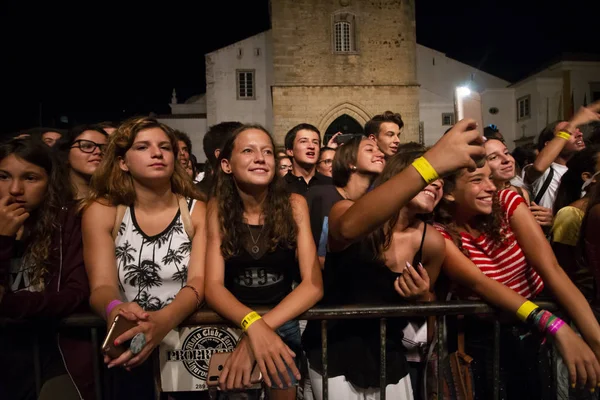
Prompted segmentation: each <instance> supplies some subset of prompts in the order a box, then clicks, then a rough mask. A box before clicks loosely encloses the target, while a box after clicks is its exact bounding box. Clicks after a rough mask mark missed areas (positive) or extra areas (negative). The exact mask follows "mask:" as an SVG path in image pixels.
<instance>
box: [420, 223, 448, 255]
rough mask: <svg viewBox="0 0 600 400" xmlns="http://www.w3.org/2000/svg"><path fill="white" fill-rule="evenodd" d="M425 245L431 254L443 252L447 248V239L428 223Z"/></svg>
mask: <svg viewBox="0 0 600 400" xmlns="http://www.w3.org/2000/svg"><path fill="white" fill-rule="evenodd" d="M423 246H424V248H425V251H426V252H427V253H429V254H435V253H438V252H441V253H443V252H444V251H445V249H446V239H445V238H444V236H442V234H441V233H439V232H438V231H437V229H435V228H434V227H433V226H431V225H430V224H427V233H426V234H425V243H424V244H423Z"/></svg>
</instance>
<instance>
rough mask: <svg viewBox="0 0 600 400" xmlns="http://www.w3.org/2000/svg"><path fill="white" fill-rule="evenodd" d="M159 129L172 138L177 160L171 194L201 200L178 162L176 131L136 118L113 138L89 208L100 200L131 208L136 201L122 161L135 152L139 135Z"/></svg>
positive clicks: (92, 183)
mask: <svg viewBox="0 0 600 400" xmlns="http://www.w3.org/2000/svg"><path fill="white" fill-rule="evenodd" d="M152 128H159V129H161V130H162V131H163V132H165V134H166V135H167V137H168V138H169V142H170V143H171V147H172V149H173V154H174V158H175V170H174V171H173V175H171V191H172V192H173V193H175V194H179V195H181V196H184V197H189V198H195V199H200V198H201V197H202V196H201V194H200V192H199V191H198V190H197V189H196V186H195V185H194V183H193V181H192V180H191V179H190V177H189V175H188V174H187V172H186V171H185V169H184V168H183V166H182V165H181V164H180V163H179V162H177V161H176V159H177V152H178V147H177V137H176V136H175V132H174V130H173V129H171V128H169V127H168V126H167V125H165V124H163V123H161V122H158V121H157V120H156V119H154V118H150V117H135V118H131V119H129V120H127V121H125V122H123V123H122V124H121V125H120V126H119V128H117V130H116V131H115V132H114V133H113V134H112V135H110V138H109V141H108V144H107V146H106V151H105V153H104V157H103V158H102V162H101V163H100V166H98V169H97V170H96V172H95V173H94V175H93V176H92V180H91V181H90V194H89V196H88V199H87V202H86V203H87V204H91V203H92V202H94V201H97V200H104V201H107V202H108V203H109V204H110V205H113V206H116V205H119V204H124V205H127V206H129V205H131V204H133V203H134V201H135V199H136V193H135V189H134V186H133V178H132V176H131V174H129V173H128V172H125V171H123V170H122V169H121V167H120V166H119V162H120V159H122V158H124V157H125V153H126V152H127V151H128V150H129V149H130V148H131V146H132V145H133V142H134V141H135V138H136V137H137V135H138V133H140V132H141V131H144V130H146V129H152Z"/></svg>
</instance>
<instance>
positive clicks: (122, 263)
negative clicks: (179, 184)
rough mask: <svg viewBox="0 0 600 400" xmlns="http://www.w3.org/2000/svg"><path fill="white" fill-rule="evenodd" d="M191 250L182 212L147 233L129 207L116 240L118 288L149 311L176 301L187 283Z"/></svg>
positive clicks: (129, 299) (124, 295)
mask: <svg viewBox="0 0 600 400" xmlns="http://www.w3.org/2000/svg"><path fill="white" fill-rule="evenodd" d="M194 205H195V201H193V202H192V204H191V208H190V213H191V212H192V210H193V208H194ZM191 250H192V242H191V240H190V238H188V236H187V234H186V233H185V229H184V227H183V222H182V220H181V216H180V214H179V211H178V212H177V214H176V215H175V218H173V221H172V222H171V223H170V224H169V226H168V227H167V228H166V229H165V230H164V231H163V232H161V233H159V234H158V235H155V236H148V235H146V234H145V233H144V232H142V231H141V229H140V228H139V225H138V223H137V221H136V219H135V213H134V212H133V208H132V207H129V208H127V211H126V212H125V215H124V216H123V222H122V223H121V226H120V228H119V233H118V235H117V238H116V239H115V256H116V259H117V271H118V276H119V288H120V289H121V292H122V293H123V297H124V298H125V300H127V301H135V302H137V303H138V304H139V305H140V307H142V308H143V309H144V310H148V311H155V310H160V309H161V308H163V307H164V306H166V305H167V304H169V303H170V302H171V301H173V299H174V298H175V296H176V295H177V293H178V292H179V290H180V289H181V288H182V287H183V286H184V285H185V283H186V280H187V271H188V262H189V260H190V253H191Z"/></svg>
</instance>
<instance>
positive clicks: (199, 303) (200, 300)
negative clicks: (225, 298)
mask: <svg viewBox="0 0 600 400" xmlns="http://www.w3.org/2000/svg"><path fill="white" fill-rule="evenodd" d="M185 288H188V289H192V290H193V291H194V294H195V295H196V308H200V305H201V304H202V297H200V293H198V289H196V288H195V287H193V286H192V285H185V286H184V287H182V288H181V290H183V289H185Z"/></svg>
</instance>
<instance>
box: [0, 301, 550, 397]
mask: <svg viewBox="0 0 600 400" xmlns="http://www.w3.org/2000/svg"><path fill="white" fill-rule="evenodd" d="M537 304H538V305H539V306H540V307H542V308H544V309H547V310H550V311H554V310H556V309H557V306H556V305H555V304H554V303H552V302H549V301H537ZM254 309H255V310H256V312H258V313H259V314H264V313H266V312H268V311H269V310H270V308H268V307H264V306H259V307H255V308H254ZM497 311H498V310H497V309H495V308H493V307H490V306H489V305H488V304H486V303H483V302H477V301H452V302H431V303H411V304H403V305H398V304H395V305H364V304H363V305H348V306H341V307H324V306H319V307H315V308H312V309H310V310H308V311H307V312H306V313H304V314H302V315H300V316H298V318H297V319H304V320H321V346H322V364H323V388H322V389H323V390H322V391H323V400H328V398H329V396H328V395H329V393H328V392H329V390H328V389H329V388H328V371H327V370H328V366H327V320H329V319H355V318H378V319H379V320H380V353H381V358H380V363H381V365H380V397H381V399H382V400H385V395H386V393H385V392H386V380H387V379H386V378H387V377H386V372H387V363H386V347H387V346H386V343H387V342H386V334H387V319H388V318H397V317H416V316H419V317H421V316H435V317H436V321H437V325H438V330H437V331H438V343H437V350H438V360H437V371H436V372H437V376H438V382H437V383H438V388H437V389H438V399H441V398H443V393H444V392H443V390H444V387H443V376H442V367H441V365H442V361H443V354H442V352H443V347H442V346H443V338H444V316H446V315H470V314H483V315H485V314H496V313H497ZM28 322H33V321H23V320H21V321H14V320H5V319H0V327H3V326H7V325H13V324H18V325H27V323H28ZM209 324H226V325H232V324H231V323H230V322H229V321H228V320H226V319H223V318H222V317H221V316H219V315H218V314H217V313H215V312H214V311H212V310H209V309H200V310H198V311H197V312H195V313H194V314H192V315H191V316H190V317H189V318H187V319H186V320H185V321H184V322H183V323H182V324H180V326H195V325H209ZM59 326H60V327H79V328H91V330H92V333H91V335H92V344H93V346H94V348H97V349H99V344H98V343H99V342H98V328H105V327H106V322H105V321H104V320H103V319H102V318H100V317H99V316H97V315H94V314H74V315H71V316H69V317H66V318H64V319H62V320H61V321H60V323H59ZM33 347H34V348H33V353H34V357H35V358H34V373H35V385H36V393H37V394H38V396H39V393H40V391H41V366H40V357H39V343H38V342H37V339H36V340H34V343H33ZM499 357H500V323H499V321H497V320H496V321H495V322H494V361H493V362H494V365H493V370H494V382H493V385H494V386H493V398H494V399H498V398H499V388H500V376H499V375H500V366H499ZM93 361H94V378H95V380H96V382H95V388H94V390H95V394H96V396H97V397H98V398H99V399H101V398H102V388H101V384H100V382H101V381H102V379H101V378H102V377H101V371H100V368H99V365H100V362H99V361H100V360H99V354H97V353H94V355H93ZM104 378H106V377H104ZM105 383H106V382H105ZM553 383H554V384H555V382H553ZM104 394H105V395H107V393H106V391H105V393H104Z"/></svg>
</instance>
